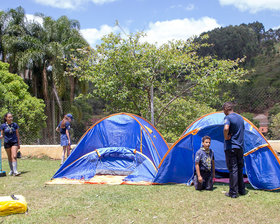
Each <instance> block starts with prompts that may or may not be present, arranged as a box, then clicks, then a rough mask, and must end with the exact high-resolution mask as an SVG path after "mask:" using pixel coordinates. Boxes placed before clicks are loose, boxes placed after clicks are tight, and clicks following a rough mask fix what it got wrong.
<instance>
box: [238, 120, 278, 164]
mask: <svg viewBox="0 0 280 224" xmlns="http://www.w3.org/2000/svg"><path fill="white" fill-rule="evenodd" d="M242 117H243V116H242ZM243 119H244V120H245V121H247V122H248V123H249V124H250V125H251V126H252V127H253V128H255V129H256V131H257V132H258V133H259V134H260V135H261V136H262V137H263V138H264V140H265V141H266V143H267V147H268V148H269V150H270V151H271V152H272V154H273V155H274V156H275V158H276V160H277V161H278V163H279V165H280V159H279V157H278V155H277V154H276V152H275V151H274V149H273V148H272V147H271V145H270V144H269V142H268V141H267V139H266V138H265V137H264V135H263V134H262V133H261V132H260V131H259V129H258V128H257V127H256V126H255V125H254V124H253V123H252V122H251V121H249V120H248V119H247V118H245V117H243Z"/></svg>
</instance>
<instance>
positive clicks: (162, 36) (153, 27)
mask: <svg viewBox="0 0 280 224" xmlns="http://www.w3.org/2000/svg"><path fill="white" fill-rule="evenodd" d="M217 27H220V25H219V24H218V23H217V22H216V20H215V19H212V18H209V17H203V18H201V19H199V20H195V19H182V20H180V19H176V20H169V21H158V22H156V23H150V24H149V29H148V30H144V33H146V34H147V35H146V36H145V37H144V38H143V39H142V40H143V41H147V42H149V43H158V44H163V43H166V42H168V41H172V40H186V39H187V38H189V37H192V36H194V35H199V34H201V33H202V32H206V31H209V30H212V29H215V28H217ZM123 29H124V30H120V28H119V27H118V26H113V27H112V26H108V25H102V26H101V27H100V29H95V28H91V29H82V30H81V33H82V35H83V37H84V38H85V39H86V40H87V41H88V43H89V44H90V45H91V46H92V47H95V45H96V44H99V42H100V40H101V38H102V37H103V36H104V35H106V34H109V33H111V32H113V33H119V32H121V33H124V32H125V33H126V34H129V33H130V32H129V30H128V29H127V28H123ZM123 31H124V32H123ZM123 35H124V34H123Z"/></svg>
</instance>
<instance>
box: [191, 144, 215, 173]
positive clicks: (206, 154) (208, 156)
mask: <svg viewBox="0 0 280 224" xmlns="http://www.w3.org/2000/svg"><path fill="white" fill-rule="evenodd" d="M212 160H214V153H213V151H212V150H211V149H209V150H207V151H206V150H205V149H204V148H200V149H199V150H198V151H197V152H196V154H195V162H196V163H199V169H200V170H204V171H211V170H212Z"/></svg>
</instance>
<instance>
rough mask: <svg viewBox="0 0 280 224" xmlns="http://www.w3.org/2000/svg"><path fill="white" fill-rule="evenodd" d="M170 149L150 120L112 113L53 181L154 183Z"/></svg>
mask: <svg viewBox="0 0 280 224" xmlns="http://www.w3.org/2000/svg"><path fill="white" fill-rule="evenodd" d="M167 150H168V146H167V143H166V142H165V140H164V139H163V137H162V136H161V135H160V133H159V132H158V131H157V130H156V128H155V127H154V126H153V125H152V124H150V123H149V122H148V121H146V120H145V119H143V118H141V117H139V116H137V115H134V114H129V113H119V114H113V115H110V116H108V117H106V118H104V119H102V120H100V121H99V122H97V123H96V124H94V125H93V126H92V127H90V128H89V130H88V131H87V132H86V133H85V134H84V136H83V137H82V138H81V140H80V141H79V143H78V144H77V146H76V147H75V149H74V150H73V152H72V153H71V154H70V156H69V157H68V158H67V160H66V161H65V162H64V164H63V165H62V166H61V167H60V168H59V170H58V171H57V172H56V173H55V175H54V176H53V179H56V178H67V179H76V180H82V179H83V180H89V179H91V178H92V177H94V176H95V175H97V174H100V175H124V176H126V177H125V181H132V182H139V181H147V182H152V181H153V179H154V178H155V175H156V173H157V167H158V165H159V163H160V161H161V159H162V157H163V156H164V155H165V153H166V152H167Z"/></svg>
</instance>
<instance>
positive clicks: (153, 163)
mask: <svg viewBox="0 0 280 224" xmlns="http://www.w3.org/2000/svg"><path fill="white" fill-rule="evenodd" d="M136 153H139V154H141V155H142V156H144V157H145V158H146V159H147V160H149V161H150V162H151V164H152V165H153V167H154V168H155V170H156V171H158V169H157V168H156V166H155V164H154V163H153V162H152V160H150V158H149V157H147V156H146V155H144V154H143V153H141V152H138V151H136Z"/></svg>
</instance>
